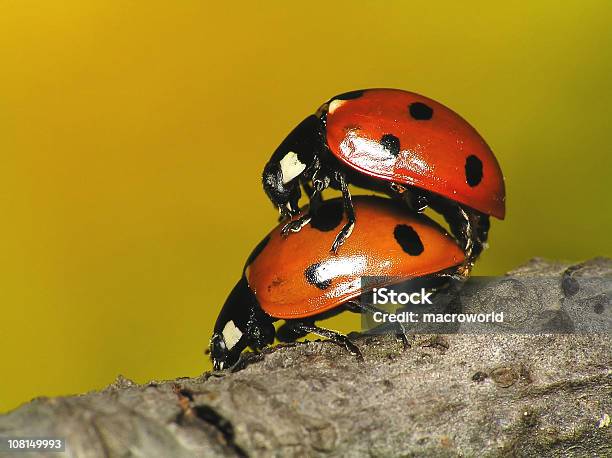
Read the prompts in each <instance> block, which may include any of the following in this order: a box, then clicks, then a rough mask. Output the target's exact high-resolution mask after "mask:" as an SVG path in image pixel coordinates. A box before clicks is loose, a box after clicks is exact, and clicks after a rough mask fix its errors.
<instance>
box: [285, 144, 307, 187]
mask: <svg viewBox="0 0 612 458" xmlns="http://www.w3.org/2000/svg"><path fill="white" fill-rule="evenodd" d="M280 168H281V173H282V174H283V184H287V183H289V182H290V181H291V180H293V179H294V178H295V177H296V176H298V175H299V174H300V173H302V172H303V171H304V170H305V169H306V164H302V163H301V162H300V160H299V159H298V155H297V154H295V153H294V152H293V151H289V152H288V153H287V154H285V157H284V158H282V159H281V160H280Z"/></svg>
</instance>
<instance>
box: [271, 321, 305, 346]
mask: <svg viewBox="0 0 612 458" xmlns="http://www.w3.org/2000/svg"><path fill="white" fill-rule="evenodd" d="M306 334H308V332H307V331H304V330H302V329H297V328H296V327H295V326H291V325H290V324H288V323H283V324H282V325H281V326H280V327H279V328H278V330H277V331H276V338H277V339H278V340H280V341H281V342H284V343H291V342H295V341H296V340H297V339H299V338H301V337H304V336H305V335H306Z"/></svg>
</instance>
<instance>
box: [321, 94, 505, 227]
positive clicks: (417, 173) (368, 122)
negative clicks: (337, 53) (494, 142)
mask: <svg viewBox="0 0 612 458" xmlns="http://www.w3.org/2000/svg"><path fill="white" fill-rule="evenodd" d="M355 94H357V96H355V97H354V98H353V97H352V98H349V99H348V100H343V99H342V98H336V99H332V100H331V102H329V104H328V106H327V107H324V109H323V112H325V109H326V111H327V113H326V141H327V145H328V147H329V149H330V150H331V152H332V153H333V154H334V156H336V157H337V158H338V159H339V160H340V161H342V162H343V163H344V164H346V165H348V166H349V167H352V168H354V169H356V170H358V171H360V172H362V173H364V174H366V175H369V176H372V177H376V178H380V179H383V180H388V181H390V182H395V183H400V184H406V185H411V186H416V187H419V188H423V189H426V190H428V191H432V192H434V193H436V194H439V195H441V196H444V197H446V198H448V199H451V200H454V201H457V202H459V203H462V204H465V205H467V206H468V207H472V208H474V209H476V210H478V211H480V212H482V213H484V214H487V215H492V216H495V217H497V218H500V219H503V218H504V217H505V188H504V179H503V176H502V172H501V169H500V167H499V164H498V162H497V160H496V158H495V156H494V155H493V152H492V151H491V149H490V148H489V146H488V145H487V143H486V142H485V141H484V139H483V138H482V137H481V136H480V135H479V134H478V132H476V130H475V129H474V128H473V127H472V126H471V125H470V124H469V123H468V122H467V121H465V120H464V119H463V118H462V117H461V116H459V115H458V114H457V113H455V112H454V111H452V110H450V109H449V108H447V107H445V106H444V105H442V104H440V103H438V102H436V101H435V100H432V99H429V98H427V97H424V96H422V95H419V94H415V93H413V92H408V91H402V90H398V89H368V90H365V91H363V92H360V91H356V93H355ZM340 97H341V96H340ZM381 140H382V141H381ZM385 142H386V145H387V147H385ZM389 149H397V151H396V154H395V155H390V154H388V151H389ZM385 150H386V151H385Z"/></svg>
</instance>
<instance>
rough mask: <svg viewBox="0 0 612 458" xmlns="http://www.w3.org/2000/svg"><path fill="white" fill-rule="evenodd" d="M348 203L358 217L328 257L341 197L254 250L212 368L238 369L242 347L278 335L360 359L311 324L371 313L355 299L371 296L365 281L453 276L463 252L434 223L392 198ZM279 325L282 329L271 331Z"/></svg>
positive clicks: (345, 342) (222, 322) (214, 343)
mask: <svg viewBox="0 0 612 458" xmlns="http://www.w3.org/2000/svg"><path fill="white" fill-rule="evenodd" d="M353 205H354V206H355V209H356V210H357V211H358V212H359V214H360V215H361V218H362V219H361V221H360V224H358V225H357V226H356V227H355V230H354V232H353V234H352V236H351V237H350V239H349V240H348V241H347V242H346V244H345V246H344V247H343V249H342V251H341V253H339V254H336V255H334V254H332V253H330V252H329V244H330V243H331V242H332V241H333V239H334V237H335V232H336V231H337V229H338V228H339V227H340V225H342V224H346V222H347V217H346V216H345V214H344V213H345V212H344V208H343V201H342V199H340V198H337V199H332V200H328V201H325V202H323V203H321V206H320V208H319V209H318V211H317V213H316V214H314V215H313V217H312V218H311V219H310V221H309V223H308V224H306V225H304V227H303V229H302V230H301V231H300V232H298V233H296V234H295V235H293V236H292V237H290V238H285V237H283V235H282V227H283V225H282V224H281V225H279V226H278V227H276V229H274V230H273V231H272V232H270V234H269V235H268V236H267V237H265V238H264V239H263V240H262V241H261V242H260V243H259V244H258V245H257V247H256V248H255V249H254V250H253V252H252V253H251V255H250V256H249V258H248V260H247V262H246V264H245V266H244V269H243V275H242V278H241V279H240V281H239V282H238V283H237V285H236V286H235V287H234V289H233V290H232V292H231V293H230V295H229V297H228V298H227V300H226V302H225V304H224V306H223V308H222V309H221V312H220V314H219V317H218V318H217V321H216V324H215V327H214V332H213V335H212V338H211V342H210V353H211V359H212V361H213V365H214V368H215V369H223V368H227V367H230V366H232V365H233V364H235V363H236V362H237V361H238V359H239V357H240V354H241V352H242V351H243V350H244V349H245V348H246V347H251V348H252V349H253V350H255V351H259V350H261V349H262V348H264V347H265V346H267V345H270V344H271V343H272V342H273V341H274V338H275V336H277V333H278V337H279V339H281V340H284V341H294V340H295V339H296V338H298V337H301V336H304V335H306V334H308V333H315V334H318V335H320V336H322V337H326V338H329V339H331V340H332V341H334V342H335V343H337V344H339V345H342V346H344V347H345V348H346V349H348V350H349V351H350V352H352V353H354V354H357V355H359V350H358V349H357V347H356V346H355V345H354V344H352V343H351V342H350V341H349V339H348V338H347V337H346V336H344V335H342V334H339V333H337V332H335V331H332V330H329V329H323V328H320V327H318V326H316V325H315V321H317V320H320V319H323V318H327V317H328V316H331V315H335V314H336V313H339V312H341V311H344V310H352V311H365V310H368V309H367V306H366V305H363V304H361V303H360V302H359V301H358V299H359V296H360V295H361V294H363V293H367V292H368V291H369V289H367V288H364V289H362V285H361V277H362V276H376V277H384V278H385V279H386V281H387V283H386V284H385V282H384V281H382V280H381V281H380V282H379V283H378V284H376V285H373V286H386V285H388V284H391V283H393V282H399V281H403V280H405V279H409V278H419V279H427V280H429V279H431V280H432V281H440V282H442V283H444V282H447V283H449V282H452V279H453V278H455V277H456V273H457V269H458V266H460V265H461V264H462V263H463V261H464V253H463V251H462V250H461V249H460V247H459V246H458V245H457V243H456V241H455V240H454V239H453V238H452V237H451V236H450V235H448V234H447V233H446V232H445V230H444V229H443V228H442V227H440V226H439V225H438V224H437V223H435V222H433V221H432V220H430V219H429V218H427V217H426V216H425V215H420V214H418V213H414V212H410V211H406V208H405V205H403V204H402V203H400V202H398V201H395V200H392V199H389V198H383V197H375V196H357V197H356V198H355V200H354V203H353ZM390 277H393V278H390ZM370 289H371V288H370ZM278 320H285V324H284V325H283V326H282V327H281V328H279V330H278V331H276V330H275V328H274V326H273V323H274V322H275V321H278Z"/></svg>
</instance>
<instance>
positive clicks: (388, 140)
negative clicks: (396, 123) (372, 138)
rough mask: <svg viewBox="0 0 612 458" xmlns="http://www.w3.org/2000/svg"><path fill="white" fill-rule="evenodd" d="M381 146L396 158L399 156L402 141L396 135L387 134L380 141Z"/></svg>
mask: <svg viewBox="0 0 612 458" xmlns="http://www.w3.org/2000/svg"><path fill="white" fill-rule="evenodd" d="M380 144H381V145H382V146H384V147H385V149H386V150H387V151H389V152H390V153H391V154H393V155H394V156H397V155H398V154H399V152H400V141H399V138H397V137H396V136H395V135H392V134H385V135H383V136H382V138H381V139H380Z"/></svg>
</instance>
